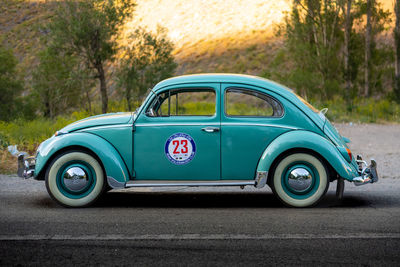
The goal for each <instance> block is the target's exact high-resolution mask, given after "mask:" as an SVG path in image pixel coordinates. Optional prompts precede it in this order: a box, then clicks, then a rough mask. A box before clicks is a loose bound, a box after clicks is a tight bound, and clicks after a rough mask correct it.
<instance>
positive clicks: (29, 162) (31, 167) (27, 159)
mask: <svg viewBox="0 0 400 267" xmlns="http://www.w3.org/2000/svg"><path fill="white" fill-rule="evenodd" d="M35 163H36V159H35V157H33V156H27V155H26V154H23V153H21V154H20V155H18V171H17V174H18V176H19V177H22V178H25V179H28V178H31V177H33V176H34V174H35Z"/></svg>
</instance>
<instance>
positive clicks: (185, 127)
mask: <svg viewBox="0 0 400 267" xmlns="http://www.w3.org/2000/svg"><path fill="white" fill-rule="evenodd" d="M325 112H326V109H324V110H322V111H318V110H317V109H315V108H314V107H313V106H311V105H310V104H309V103H307V102H306V101H305V100H304V99H302V98H301V97H300V96H298V95H296V94H295V93H294V92H293V91H292V90H291V89H288V88H286V87H284V86H282V85H279V84H277V83H275V82H272V81H269V80H266V79H262V78H259V77H254V76H247V75H234V74H199V75H187V76H180V77H174V78H170V79H167V80H164V81H162V82H160V83H158V84H157V85H156V86H155V87H154V88H153V89H151V90H150V92H149V94H148V96H147V98H146V99H145V100H144V102H143V104H142V105H141V106H140V107H139V108H138V109H137V110H136V111H135V112H133V113H114V114H104V115H99V116H94V117H90V118H87V119H84V120H80V121H77V122H75V123H72V124H70V125H68V126H66V127H65V128H63V129H61V130H59V131H57V132H56V133H55V134H54V135H53V136H52V137H51V138H50V139H48V140H46V141H44V142H43V143H42V144H41V145H40V146H39V147H38V149H37V153H36V156H35V157H30V158H26V157H25V156H24V155H21V156H20V157H19V166H20V167H19V173H20V175H21V176H24V177H32V176H34V177H35V179H37V180H45V181H46V187H47V190H48V192H49V194H50V196H51V197H52V198H53V199H54V200H55V201H56V202H58V203H59V204H61V205H64V206H67V207H83V206H88V205H90V204H92V203H93V202H94V201H96V199H98V198H99V197H100V196H101V195H102V194H103V193H104V192H105V191H107V190H108V189H110V188H130V187H159V186H169V187H170V186H174V187H185V186H240V187H242V188H243V187H244V186H255V187H256V188H262V187H264V186H265V185H266V184H267V185H268V186H270V187H271V189H272V191H273V192H274V194H275V195H276V196H277V197H278V198H279V199H280V200H281V201H282V202H283V204H285V205H287V206H291V207H309V206H312V205H315V204H316V203H318V201H319V200H321V198H322V197H323V196H324V194H325V193H326V191H327V189H328V186H329V182H332V181H334V180H338V182H337V195H338V196H339V197H341V196H342V194H343V188H344V180H347V181H349V182H354V183H355V184H356V185H362V184H367V183H374V182H377V181H378V174H377V171H376V163H375V161H374V160H371V164H369V165H368V164H367V163H366V162H365V161H363V160H362V158H361V156H357V158H354V156H353V154H352V153H351V151H350V149H349V148H348V146H347V145H346V143H348V142H349V140H348V139H347V138H344V137H342V136H341V135H340V134H339V133H338V132H337V130H336V129H335V127H333V126H332V124H331V123H330V122H329V121H328V119H327V118H326V117H325V115H324V114H325Z"/></svg>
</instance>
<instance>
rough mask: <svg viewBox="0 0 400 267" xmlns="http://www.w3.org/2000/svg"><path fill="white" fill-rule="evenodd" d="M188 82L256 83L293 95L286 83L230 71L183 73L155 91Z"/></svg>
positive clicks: (160, 84) (157, 86) (160, 85)
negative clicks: (230, 72)
mask: <svg viewBox="0 0 400 267" xmlns="http://www.w3.org/2000/svg"><path fill="white" fill-rule="evenodd" d="M186 83H239V84H248V85H255V86H259V87H262V88H265V89H269V90H272V91H274V92H276V93H279V94H281V95H284V96H286V97H289V98H291V97H293V92H292V90H291V89H289V88H287V87H286V86H284V85H281V84H278V83H276V82H273V81H271V80H268V79H264V78H261V77H257V76H252V75H245V74H229V73H204V74H190V75H182V76H177V77H173V78H169V79H166V80H163V81H161V82H159V83H158V84H156V86H155V87H154V89H153V91H155V92H156V91H158V90H160V89H162V88H164V87H166V86H169V85H176V84H186Z"/></svg>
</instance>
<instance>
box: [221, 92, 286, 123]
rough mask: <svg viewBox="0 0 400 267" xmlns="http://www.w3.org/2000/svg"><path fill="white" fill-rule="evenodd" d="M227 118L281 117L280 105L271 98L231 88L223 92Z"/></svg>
mask: <svg viewBox="0 0 400 267" xmlns="http://www.w3.org/2000/svg"><path fill="white" fill-rule="evenodd" d="M225 114H226V115H227V116H248V117H282V116H283V107H282V105H281V104H280V103H279V102H278V101H277V100H275V99H274V98H272V97H271V96H269V95H267V94H264V93H261V92H258V91H254V90H249V89H244V88H236V87H231V88H228V89H227V90H226V91H225Z"/></svg>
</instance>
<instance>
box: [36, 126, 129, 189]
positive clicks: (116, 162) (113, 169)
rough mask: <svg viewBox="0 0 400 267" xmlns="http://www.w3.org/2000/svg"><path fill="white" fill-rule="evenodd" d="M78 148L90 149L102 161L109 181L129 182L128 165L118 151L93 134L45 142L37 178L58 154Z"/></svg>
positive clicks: (70, 135) (38, 163) (62, 137)
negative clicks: (111, 179)
mask: <svg viewBox="0 0 400 267" xmlns="http://www.w3.org/2000/svg"><path fill="white" fill-rule="evenodd" d="M76 147H82V148H84V149H88V150H90V151H91V152H93V153H94V154H95V155H96V156H97V157H98V158H99V159H100V161H101V164H103V167H104V169H105V172H106V176H107V177H108V180H109V179H110V178H113V179H114V180H116V181H117V182H119V183H123V184H125V183H126V182H127V181H128V180H129V177H130V176H129V172H128V170H127V167H126V164H125V162H124V160H123V159H122V157H121V156H120V154H119V153H118V151H117V150H116V149H115V148H114V147H113V146H112V145H111V144H110V143H109V142H107V141H106V140H105V139H103V138H101V137H99V136H97V135H94V134H91V133H69V134H63V135H59V136H53V137H51V138H50V139H47V140H46V141H44V142H43V143H42V144H41V145H40V146H39V148H38V152H37V157H36V166H35V177H36V176H38V175H42V174H43V172H45V171H46V170H45V166H47V165H48V164H49V163H50V160H51V159H52V158H54V156H56V155H57V154H58V152H61V151H65V150H68V148H71V149H73V148H76Z"/></svg>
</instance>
